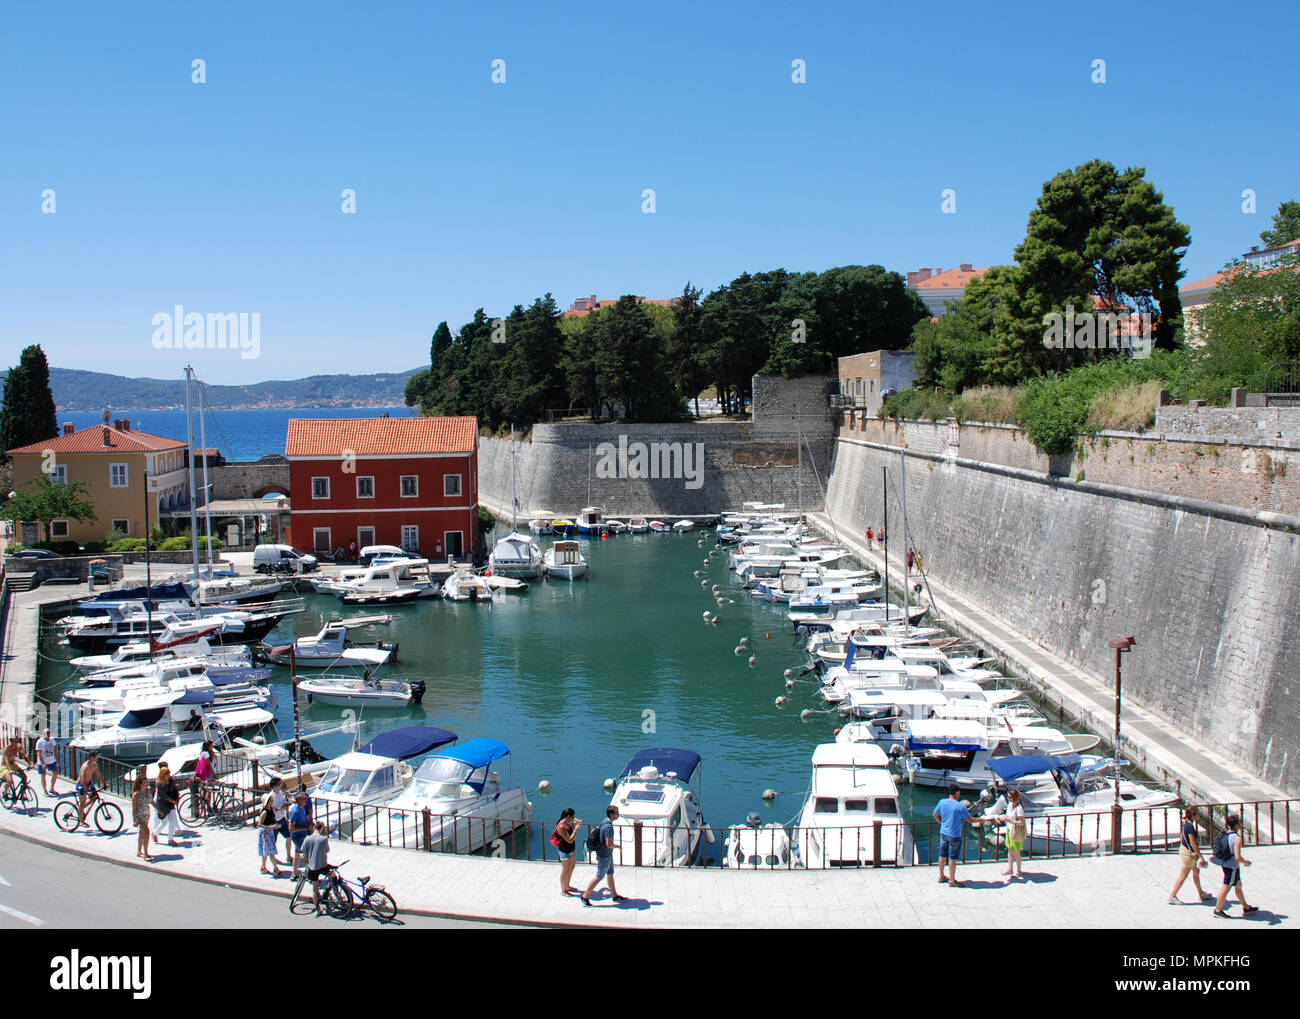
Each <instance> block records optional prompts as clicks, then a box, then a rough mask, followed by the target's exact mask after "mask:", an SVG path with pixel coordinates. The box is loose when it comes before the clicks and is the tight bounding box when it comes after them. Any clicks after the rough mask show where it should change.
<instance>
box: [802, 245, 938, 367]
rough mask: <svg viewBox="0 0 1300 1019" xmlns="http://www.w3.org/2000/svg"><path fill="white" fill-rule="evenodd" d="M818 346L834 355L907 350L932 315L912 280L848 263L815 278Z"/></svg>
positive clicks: (814, 294) (814, 297) (866, 266)
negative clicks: (914, 329) (916, 327)
mask: <svg viewBox="0 0 1300 1019" xmlns="http://www.w3.org/2000/svg"><path fill="white" fill-rule="evenodd" d="M810 284H811V291H812V297H813V305H814V308H815V310H816V317H817V325H818V330H819V332H818V335H817V336H816V337H810V338H812V339H815V341H816V343H817V345H818V346H819V347H820V348H821V349H822V350H824V351H826V352H827V353H828V354H830V355H831V356H832V357H844V356H846V355H849V354H859V353H862V352H863V351H867V350H902V349H903V348H904V347H906V346H907V345H908V343H910V342H911V334H912V326H913V325H915V324H916V323H917V322H919V321H921V320H923V319H928V318H929V317H930V312H929V310H928V309H927V308H926V306H925V302H924V301H922V300H921V298H920V297H919V296H918V295H917V293H916V291H915V290H910V289H908V286H907V280H906V279H905V278H904V277H902V276H900V275H899V274H898V273H896V272H889V271H888V270H887V269H885V268H884V266H880V265H843V266H839V267H837V268H834V269H827V270H826V271H825V272H822V273H817V274H816V275H814V276H813V277H812V279H811V280H810Z"/></svg>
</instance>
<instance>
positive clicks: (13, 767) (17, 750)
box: [0, 736, 32, 792]
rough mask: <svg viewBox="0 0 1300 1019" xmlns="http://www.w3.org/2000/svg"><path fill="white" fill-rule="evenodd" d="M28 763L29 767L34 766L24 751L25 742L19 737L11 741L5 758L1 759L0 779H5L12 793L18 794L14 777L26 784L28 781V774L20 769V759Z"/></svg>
mask: <svg viewBox="0 0 1300 1019" xmlns="http://www.w3.org/2000/svg"><path fill="white" fill-rule="evenodd" d="M20 757H21V758H22V759H23V760H24V761H26V762H27V767H29V768H30V767H31V766H32V762H31V758H29V757H28V756H27V752H26V751H25V750H23V741H22V740H20V739H19V738H18V737H17V736H15V737H14V738H13V739H11V740H10V741H9V745H8V746H7V747H5V749H4V757H3V758H2V759H0V778H3V779H4V780H5V782H6V783H8V785H9V791H10V792H16V791H17V789H16V788H15V786H14V775H17V776H18V777H19V778H21V779H22V780H23V782H24V783H25V782H26V781H27V772H25V771H23V769H22V768H20V767H18V758H20Z"/></svg>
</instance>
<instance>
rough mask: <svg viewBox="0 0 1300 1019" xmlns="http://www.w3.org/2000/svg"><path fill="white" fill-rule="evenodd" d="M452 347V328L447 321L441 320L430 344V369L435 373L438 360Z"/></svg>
mask: <svg viewBox="0 0 1300 1019" xmlns="http://www.w3.org/2000/svg"><path fill="white" fill-rule="evenodd" d="M450 349H451V330H450V329H448V328H447V323H446V322H445V321H444V322H439V323H438V328H437V329H435V330H434V331H433V340H432V341H431V342H430V344H429V369H430V371H432V372H433V373H434V374H435V375H436V374H437V372H438V361H439V360H440V359H441V358H442V356H443V355H444V354H445V353H447V351H448V350H450Z"/></svg>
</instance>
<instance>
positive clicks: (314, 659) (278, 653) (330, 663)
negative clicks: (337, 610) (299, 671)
mask: <svg viewBox="0 0 1300 1019" xmlns="http://www.w3.org/2000/svg"><path fill="white" fill-rule="evenodd" d="M391 619H392V617H391V616H380V617H362V618H358V619H355V620H348V619H331V620H330V621H329V622H328V623H326V624H325V625H324V626H323V627H321V629H320V631H319V632H318V633H316V634H313V635H312V636H309V637H299V638H297V639H296V640H295V641H294V642H293V643H292V644H278V645H276V646H274V647H268V646H265V645H263V646H262V647H260V648H259V649H258V656H259V657H260V658H261V659H262V660H263V661H265V662H271V663H272V664H274V665H288V664H289V662H290V656H291V653H292V660H293V663H294V664H295V665H297V666H298V667H299V668H304V669H349V668H353V669H376V668H378V667H379V666H381V665H387V664H389V663H390V662H392V661H394V660H396V658H397V645H396V644H394V643H391V642H387V641H373V642H370V643H358V642H356V641H351V640H348V630H349V629H354V628H357V627H361V626H370V625H373V624H374V623H375V622H376V621H377V620H391Z"/></svg>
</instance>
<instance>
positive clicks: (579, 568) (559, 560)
mask: <svg viewBox="0 0 1300 1019" xmlns="http://www.w3.org/2000/svg"><path fill="white" fill-rule="evenodd" d="M544 561H545V564H546V575H547V576H548V577H559V578H561V579H562V580H576V579H577V578H578V577H585V576H586V575H587V569H588V566H587V560H586V559H584V558H583V556H582V546H581V545H579V544H578V543H577V542H576V541H557V542H555V543H554V544H552V545H551V547H550V548H548V549H547V550H546V555H545V559H544Z"/></svg>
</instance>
